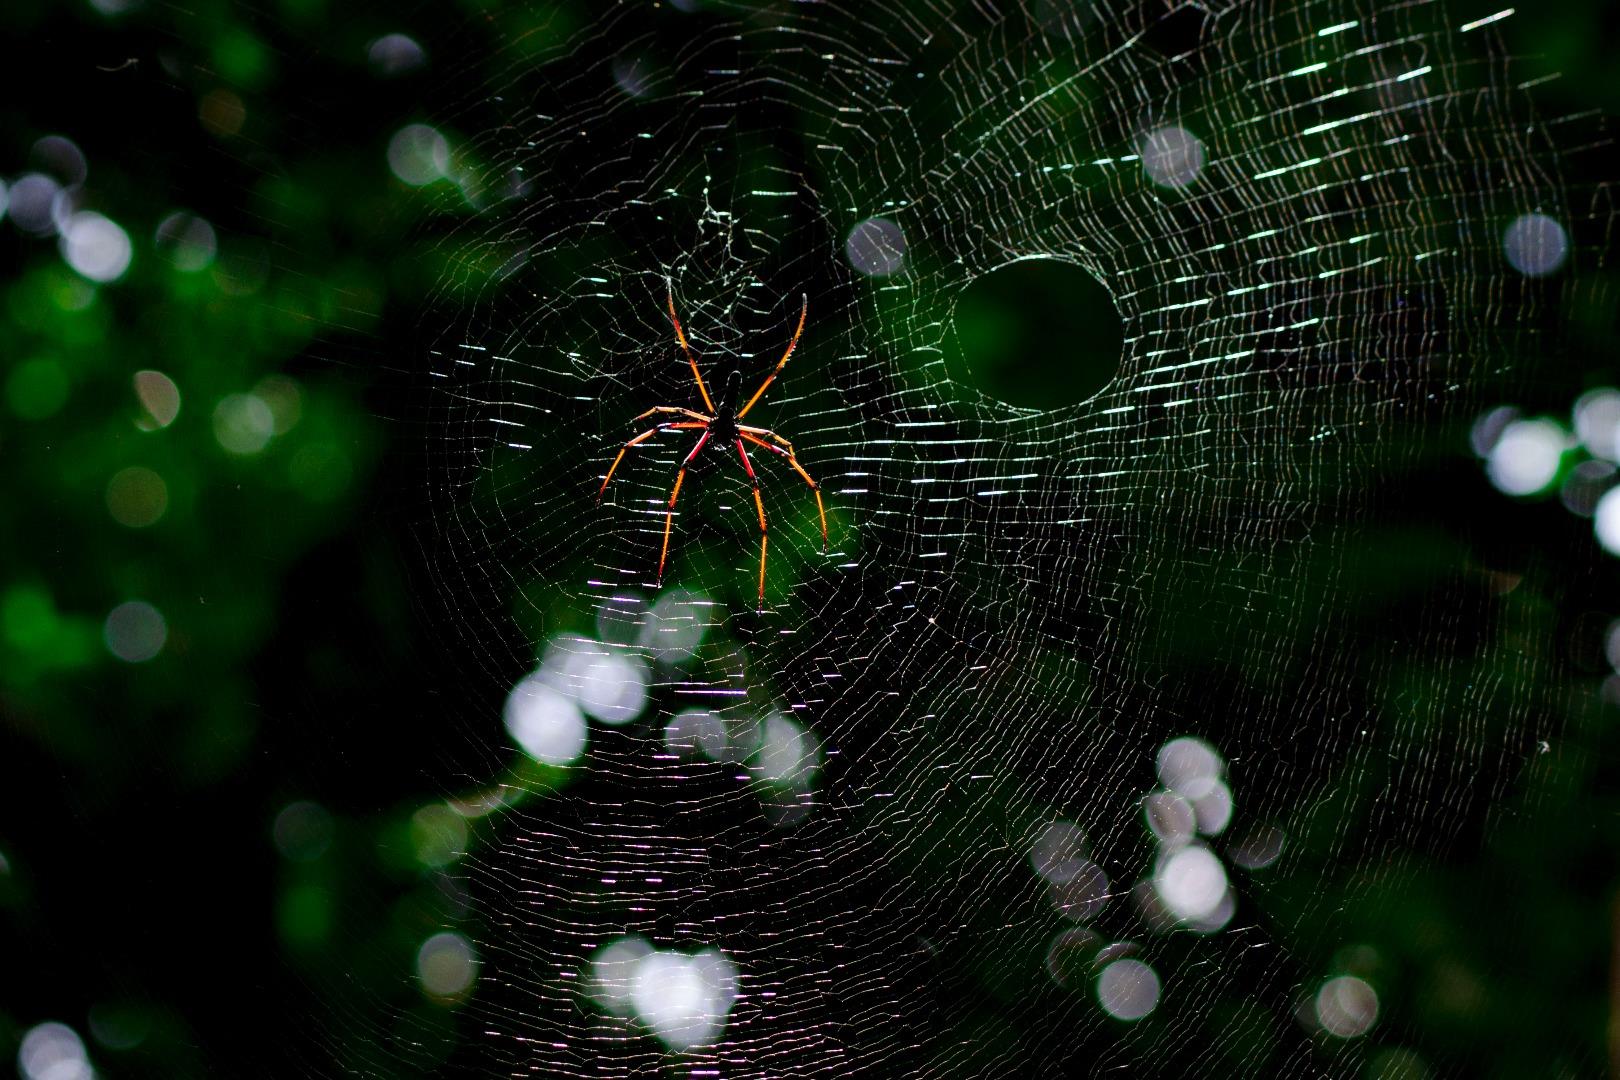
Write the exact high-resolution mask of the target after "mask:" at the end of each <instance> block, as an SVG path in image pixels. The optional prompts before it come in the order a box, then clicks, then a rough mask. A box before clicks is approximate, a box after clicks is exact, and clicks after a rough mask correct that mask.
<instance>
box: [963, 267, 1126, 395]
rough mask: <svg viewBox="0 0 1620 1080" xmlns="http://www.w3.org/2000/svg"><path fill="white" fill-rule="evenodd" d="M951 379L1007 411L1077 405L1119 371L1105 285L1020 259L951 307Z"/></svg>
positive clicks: (1115, 322) (1113, 313) (1115, 315)
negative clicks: (1009, 408)
mask: <svg viewBox="0 0 1620 1080" xmlns="http://www.w3.org/2000/svg"><path fill="white" fill-rule="evenodd" d="M952 331H953V333H952V335H951V337H952V339H953V341H954V344H955V349H954V350H953V351H954V353H955V357H954V359H956V360H957V364H956V365H955V370H954V371H953V372H952V374H953V375H954V376H956V377H958V378H961V379H963V380H964V381H966V382H967V383H969V384H970V385H972V386H973V387H975V388H976V389H978V390H980V391H982V392H984V393H985V394H988V395H989V396H990V397H993V398H996V399H998V400H1000V401H1004V402H1006V403H1007V404H1009V405H1015V406H1018V407H1020V408H1030V409H1051V408H1058V407H1061V406H1064V405H1074V404H1076V403H1078V402H1081V401H1084V400H1086V399H1087V398H1089V397H1091V396H1092V395H1093V394H1095V393H1096V392H1097V391H1099V390H1101V389H1102V388H1103V387H1104V386H1106V385H1107V384H1108V382H1109V380H1111V379H1112V378H1113V377H1114V374H1115V373H1116V372H1117V371H1118V370H1119V360H1120V352H1121V349H1122V348H1123V345H1124V341H1125V329H1124V325H1123V323H1122V322H1121V320H1120V317H1119V311H1118V309H1117V308H1115V307H1114V301H1113V298H1112V297H1110V296H1109V295H1108V290H1107V289H1106V288H1104V287H1103V284H1102V282H1100V281H1098V280H1097V279H1096V278H1094V277H1092V276H1091V274H1090V273H1088V272H1087V271H1085V270H1083V269H1081V268H1080V267H1078V266H1075V265H1074V264H1072V263H1067V262H1063V261H1061V260H1058V259H1047V258H1035V259H1020V260H1018V261H1017V262H1012V263H1008V264H1006V265H1005V266H1001V267H997V268H996V269H995V270H992V271H991V272H990V273H988V274H985V275H984V276H983V277H980V278H978V279H977V280H975V281H974V282H973V283H972V284H971V285H969V286H968V287H967V290H966V291H965V292H964V293H963V294H962V297H961V299H960V300H958V301H957V304H956V316H955V319H954V321H953V323H952Z"/></svg>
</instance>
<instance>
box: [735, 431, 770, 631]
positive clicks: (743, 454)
mask: <svg viewBox="0 0 1620 1080" xmlns="http://www.w3.org/2000/svg"><path fill="white" fill-rule="evenodd" d="M737 456H738V457H740V458H742V463H743V468H745V469H747V470H748V482H749V483H750V484H752V485H753V486H754V509H755V510H758V511H759V602H760V605H761V606H762V607H763V606H764V604H765V541H766V539H767V537H768V534H767V532H766V529H765V504H764V503H763V502H761V501H760V498H759V477H757V476H755V475H754V463H753V462H751V461H749V460H748V451H747V450H746V449H745V448H744V447H743V441H742V439H741V438H738V440H737Z"/></svg>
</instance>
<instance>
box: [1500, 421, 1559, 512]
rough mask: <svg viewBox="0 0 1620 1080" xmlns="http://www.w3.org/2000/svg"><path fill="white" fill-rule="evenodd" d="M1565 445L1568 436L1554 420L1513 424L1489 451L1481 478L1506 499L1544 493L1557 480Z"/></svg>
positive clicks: (1516, 422)
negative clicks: (1486, 479) (1484, 476)
mask: <svg viewBox="0 0 1620 1080" xmlns="http://www.w3.org/2000/svg"><path fill="white" fill-rule="evenodd" d="M1569 441H1570V440H1569V433H1568V432H1566V431H1565V430H1564V428H1563V426H1562V425H1560V424H1559V423H1558V422H1557V421H1556V420H1549V419H1546V418H1545V417H1543V418H1540V419H1535V420H1515V421H1513V422H1512V423H1510V424H1508V425H1507V427H1505V428H1503V429H1502V434H1501V435H1500V436H1498V437H1497V439H1496V444H1495V445H1494V446H1492V447H1491V452H1490V456H1489V457H1487V458H1486V459H1485V474H1486V475H1487V476H1489V477H1490V480H1491V483H1492V484H1494V485H1496V488H1497V490H1499V491H1501V492H1504V493H1505V494H1508V495H1534V494H1536V493H1537V492H1540V491H1545V490H1546V488H1547V487H1548V485H1550V484H1551V483H1552V482H1553V481H1554V480H1556V479H1557V478H1558V470H1559V468H1560V466H1561V465H1562V464H1563V460H1564V452H1565V451H1567V450H1568V449H1569Z"/></svg>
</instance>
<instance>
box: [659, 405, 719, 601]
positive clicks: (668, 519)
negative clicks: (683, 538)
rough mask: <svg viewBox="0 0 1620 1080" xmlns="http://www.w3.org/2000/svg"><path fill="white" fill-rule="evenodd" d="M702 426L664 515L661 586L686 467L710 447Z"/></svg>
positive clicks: (676, 476) (683, 463)
mask: <svg viewBox="0 0 1620 1080" xmlns="http://www.w3.org/2000/svg"><path fill="white" fill-rule="evenodd" d="M700 426H701V427H702V428H703V429H704V430H703V434H702V435H699V436H698V441H697V445H696V446H694V447H692V452H691V453H690V454H687V455H686V460H685V461H683V462H681V468H680V471H679V472H677V473H676V474H675V489H674V490H673V491H671V492H670V493H669V512H668V513H666V514H665V515H664V547H663V550H661V551H659V553H658V581H659V583H660V584H662V583H663V580H664V560H665V559H666V558H668V557H669V530H670V527H671V526H673V525H674V523H675V500H676V499H678V498H680V497H681V481H682V480H685V479H686V467H687V466H688V465H690V464H692V459H693V458H695V457H697V456H698V452H699V451H701V450H702V449H703V448H704V447H705V446H707V445H709V431H708V425H707V424H703V425H700Z"/></svg>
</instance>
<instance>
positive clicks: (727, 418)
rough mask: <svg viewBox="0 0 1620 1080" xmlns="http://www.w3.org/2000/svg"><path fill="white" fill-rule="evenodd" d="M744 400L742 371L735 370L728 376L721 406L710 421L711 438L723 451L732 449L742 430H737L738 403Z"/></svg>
mask: <svg viewBox="0 0 1620 1080" xmlns="http://www.w3.org/2000/svg"><path fill="white" fill-rule="evenodd" d="M741 400H742V372H740V371H733V372H732V373H731V374H730V375H727V376H726V385H725V387H724V388H723V389H722V390H721V391H720V398H719V401H718V405H719V408H717V409H715V410H714V419H713V420H710V421H709V439H710V441H711V442H713V443H714V445H715V446H716V447H717V448H719V449H720V450H722V451H727V450H729V449H730V447H731V444H732V443H734V442H736V441H737V439H738V437H739V436H740V435H741V432H739V431H738V430H737V404H738V402H740V401H741Z"/></svg>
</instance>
